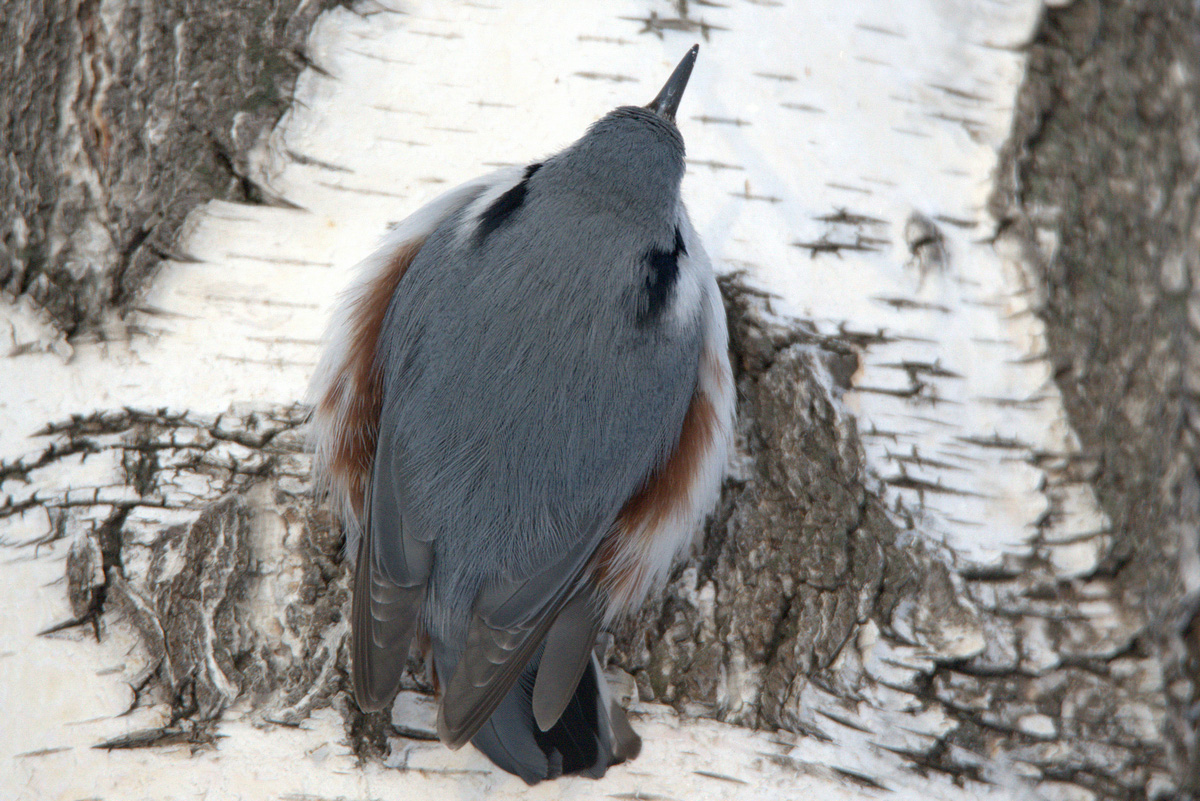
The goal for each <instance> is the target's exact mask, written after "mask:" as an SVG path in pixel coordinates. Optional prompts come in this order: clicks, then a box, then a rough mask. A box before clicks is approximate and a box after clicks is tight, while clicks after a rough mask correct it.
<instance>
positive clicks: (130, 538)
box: [0, 407, 349, 748]
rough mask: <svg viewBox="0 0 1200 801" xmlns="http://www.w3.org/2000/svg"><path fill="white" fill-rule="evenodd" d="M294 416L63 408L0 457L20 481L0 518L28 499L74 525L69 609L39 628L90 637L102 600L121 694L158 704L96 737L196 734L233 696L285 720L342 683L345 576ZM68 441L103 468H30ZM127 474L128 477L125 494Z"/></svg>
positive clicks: (99, 629)
mask: <svg viewBox="0 0 1200 801" xmlns="http://www.w3.org/2000/svg"><path fill="white" fill-rule="evenodd" d="M305 417H306V410H304V409H302V408H300V407H291V408H285V409H277V410H269V411H263V412H258V413H252V414H248V415H244V416H238V415H233V414H230V415H223V416H221V417H219V418H217V419H204V418H200V417H195V416H190V415H186V414H176V415H170V414H167V413H165V412H143V411H137V410H124V411H121V412H113V413H109V414H93V415H88V416H79V417H76V418H72V419H71V420H68V421H64V422H62V423H58V424H54V425H51V426H48V427H47V429H46V430H45V431H43V432H42V434H43V435H44V436H47V437H52V438H53V440H52V442H51V443H50V445H49V446H48V447H47V448H46V449H45V450H44V451H43V453H42V454H41V456H40V458H38V459H35V460H30V461H27V462H20V463H19V465H20V469H19V470H15V471H11V472H10V471H8V470H7V469H6V468H7V467H9V465H5V464H3V463H0V482H3V480H4V479H5V478H7V477H20V478H21V479H22V487H23V489H21V490H19V491H18V492H19V493H22V494H19V495H18V496H17V497H16V498H13V497H11V496H10V497H9V499H8V501H7V502H6V503H5V504H3V505H0V520H3V519H4V518H8V517H12V516H15V515H19V514H22V513H23V512H24V511H27V510H29V509H32V508H39V509H42V508H44V509H47V510H51V511H52V513H53V514H56V515H59V516H60V519H61V520H62V521H63V523H62V525H61V527H56V529H55V536H67V535H68V533H69V534H70V535H71V536H74V537H75V539H74V541H73V542H72V545H71V548H70V553H69V556H68V559H67V595H68V597H69V598H70V600H71V610H72V614H73V616H74V617H73V619H72V620H69V621H66V623H64V624H59V625H56V626H53V627H52V628H53V629H54V630H56V631H61V630H63V629H65V628H68V627H70V626H78V625H82V624H89V625H90V626H91V627H92V630H93V631H94V632H95V635H96V637H97V638H105V637H107V627H108V626H109V625H112V623H113V620H112V617H111V616H110V614H109V613H111V612H112V611H113V610H114V609H116V610H118V612H119V613H118V614H117V615H116V616H115V619H116V621H117V622H118V623H121V624H125V625H128V626H130V627H132V629H133V630H134V632H135V633H136V637H137V639H138V640H139V641H140V645H141V649H140V651H141V653H140V654H136V653H131V654H127V655H126V657H127V659H128V660H129V665H130V666H129V670H130V672H131V675H130V676H129V678H130V680H131V685H132V686H133V689H134V700H133V707H138V706H143V705H147V704H154V703H162V704H165V705H166V706H167V707H168V708H169V709H170V711H171V721H170V723H169V724H167V725H166V726H164V727H163V728H162V729H155V730H147V731H141V732H135V733H133V734H131V735H130V736H129V737H127V738H120V739H119V740H116V741H110V742H106V743H103V744H101V746H100V747H104V748H133V747H147V746H152V745H167V744H170V743H172V742H177V741H180V738H181V737H182V738H184V740H186V741H188V742H191V743H193V744H198V743H201V742H210V741H212V739H213V738H212V737H210V736H209V734H210V733H211V731H210V730H211V726H210V724H212V723H214V722H215V721H217V720H219V719H220V718H221V715H222V713H223V711H224V710H225V709H226V708H227V707H228V706H229V705H230V704H231V703H233V702H234V701H235V700H237V699H239V698H249V699H250V700H251V701H252V704H253V707H254V709H255V715H256V716H258V717H259V718H260V719H261V720H264V721H271V722H278V723H286V724H293V723H296V722H299V721H300V720H303V719H304V718H305V717H306V716H307V715H308V713H309V712H310V711H311V710H312V709H313V708H315V707H320V706H325V705H328V704H329V703H330V699H331V697H332V696H333V694H334V693H335V692H336V691H338V690H340V689H341V688H342V677H343V675H344V674H343V672H342V670H341V669H340V668H339V665H340V664H341V662H340V660H341V659H343V658H344V657H343V654H342V651H343V650H344V648H343V646H342V643H343V641H344V640H345V638H346V634H347V631H348V628H347V625H346V623H345V621H344V620H343V618H342V614H341V608H342V607H343V606H344V605H345V604H346V603H347V602H348V599H349V581H348V576H347V571H346V570H345V567H344V565H343V563H342V561H341V547H342V537H341V535H340V532H339V531H338V530H337V529H336V528H335V527H334V526H333V525H332V521H331V519H330V518H329V515H328V514H322V513H318V512H312V511H311V510H310V509H309V486H308V483H307V482H308V474H309V459H308V457H307V456H304V455H303V454H302V453H301V447H302V437H301V425H302V423H303V421H304V419H305ZM81 452H85V453H90V454H91V456H90V458H91V460H93V466H94V462H96V461H102V460H106V461H107V463H108V464H109V465H110V467H111V468H112V471H113V473H114V475H115V476H117V477H118V481H117V483H115V484H114V485H113V486H111V487H100V488H97V489H96V491H95V492H94V494H92V495H91V496H90V497H89V496H87V495H81V494H80V493H78V492H73V491H72V490H71V488H70V487H71V486H73V484H74V482H72V481H70V480H68V481H67V485H66V486H65V487H63V486H57V485H51V486H46V485H45V484H44V483H43V482H44V481H45V478H46V477H47V476H52V477H53V476H58V475H59V474H60V471H61V470H62V469H63V468H64V467H65V466H68V465H70V464H71V463H73V462H75V461H76V457H74V456H73V454H77V453H81ZM147 454H150V455H152V456H153V461H152V462H146V461H144V458H143V457H145V456H146V455H147ZM89 469H91V468H89ZM135 484H138V485H140V486H141V487H142V491H140V492H138V493H131V492H130V491H129V488H130V487H131V486H134V485H135ZM0 489H3V490H4V491H6V492H9V491H12V489H13V486H12V485H11V484H6V483H0ZM28 501H34V502H35V503H36V506H34V505H30V504H29V503H27V502H28ZM189 512H190V515H191V517H192V519H191V520H190V521H189V522H186V523H182V524H180V523H178V521H179V520H180V517H181V516H183V517H185V518H186V517H187V516H188V515H189ZM168 521H169V522H168ZM60 529H61V531H60ZM264 598H270V599H272V601H273V602H272V603H266V604H264V603H263V599H264ZM139 663H140V667H139ZM133 674H136V675H133ZM206 738H207V739H206Z"/></svg>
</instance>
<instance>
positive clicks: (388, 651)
mask: <svg viewBox="0 0 1200 801" xmlns="http://www.w3.org/2000/svg"><path fill="white" fill-rule="evenodd" d="M392 469H393V464H392V460H391V459H388V458H383V459H377V460H376V463H375V466H374V470H373V475H372V482H371V485H370V490H369V493H368V496H367V499H366V509H367V514H366V520H365V526H364V532H363V537H362V540H361V541H360V543H359V548H358V561H357V564H356V566H355V574H354V605H353V610H352V618H351V638H350V639H351V652H352V654H353V657H354V659H353V667H352V674H353V683H354V697H355V698H356V699H357V700H358V705H359V706H360V707H361V708H362V709H363V711H365V712H371V711H374V710H377V709H382V708H383V706H384V705H385V704H387V702H388V701H389V700H390V699H391V697H392V695H393V694H394V693H395V691H396V688H397V687H398V686H399V684H400V677H401V675H402V674H403V673H404V666H405V662H407V660H408V649H409V646H410V644H411V643H412V639H413V634H414V633H415V632H416V628H417V621H418V618H419V616H420V611H421V605H422V603H423V602H424V599H425V585H426V583H427V582H428V580H429V569H430V565H431V564H432V552H431V549H430V547H429V544H428V543H424V542H420V541H418V540H416V539H414V538H412V537H408V536H405V534H404V531H403V527H402V526H401V521H400V510H399V507H398V505H397V503H396V497H395V492H394V487H395V482H394V481H393V476H392V475H391V471H392ZM381 540H386V542H387V546H385V547H381Z"/></svg>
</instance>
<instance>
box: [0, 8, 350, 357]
mask: <svg viewBox="0 0 1200 801" xmlns="http://www.w3.org/2000/svg"><path fill="white" fill-rule="evenodd" d="M334 4H335V0H321V2H315V3H303V2H301V1H300V0H284V1H283V2H279V3H275V2H268V0H247V1H246V2H239V3H236V4H230V3H209V2H203V0H167V2H153V1H150V0H147V1H145V2H143V1H142V0H106V1H105V2H101V1H100V0H17V1H16V2H15V3H10V4H7V5H6V7H5V10H4V13H3V14H2V15H0V86H4V93H3V96H0V120H2V121H3V124H0V152H2V153H3V155H4V159H5V163H4V166H3V169H0V289H2V290H3V291H5V292H7V293H10V294H12V295H28V296H30V297H32V298H33V299H34V300H35V301H36V302H37V303H38V304H40V305H41V306H42V307H44V308H45V309H46V310H47V311H48V312H49V313H50V315H51V317H52V319H53V320H54V322H55V324H56V325H57V326H58V327H59V328H60V329H61V330H63V331H64V332H65V333H67V334H74V333H76V332H77V331H78V330H80V328H81V327H82V328H84V329H96V328H97V327H98V325H99V323H100V322H101V321H102V319H103V318H104V313H105V312H106V310H110V309H118V310H120V309H125V308H128V307H129V306H130V304H132V303H135V302H136V299H137V297H138V292H139V290H140V288H141V287H142V286H143V285H144V284H145V282H146V281H147V279H148V278H149V277H150V276H152V275H153V273H154V270H155V268H156V267H157V266H158V264H159V263H160V262H161V261H162V260H163V259H164V258H167V257H169V256H171V255H172V251H173V248H174V246H175V242H176V236H177V234H178V232H179V229H180V226H181V225H182V223H183V221H184V219H185V218H186V216H187V214H188V213H189V212H190V211H191V210H192V208H194V207H195V206H196V205H198V204H199V203H202V202H204V201H206V200H209V199H211V198H222V199H227V200H236V201H239V202H252V203H263V202H272V200H271V198H270V197H268V196H267V194H266V193H264V191H263V190H262V189H260V188H259V187H258V186H257V185H256V184H255V183H254V181H253V180H252V178H251V177H250V172H249V168H248V159H247V156H248V154H249V152H250V150H251V149H252V148H253V147H254V145H255V144H256V143H257V142H258V140H259V137H260V136H261V135H262V134H263V133H265V132H268V131H269V130H270V129H271V127H272V126H273V125H274V124H275V122H276V121H277V120H278V118H279V116H280V115H281V114H282V113H283V111H284V110H285V109H286V108H287V104H288V103H289V102H290V100H291V93H292V87H293V86H294V84H295V79H296V75H297V74H298V73H299V72H300V70H302V69H303V68H304V67H305V66H307V59H306V57H305V55H304V49H303V46H304V41H305V38H306V36H307V35H308V31H309V29H310V28H311V26H312V24H313V22H314V20H315V19H316V18H317V16H318V15H319V14H320V12H321V11H322V10H323V9H324V8H327V7H329V6H331V5H334ZM176 257H178V254H177V255H176Z"/></svg>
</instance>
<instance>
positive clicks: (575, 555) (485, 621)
mask: <svg viewBox="0 0 1200 801" xmlns="http://www.w3.org/2000/svg"><path fill="white" fill-rule="evenodd" d="M599 541H600V537H599V536H589V537H581V538H580V539H579V541H578V542H577V543H576V544H575V545H574V546H572V547H571V548H570V549H568V550H567V551H566V552H565V553H564V554H563V555H562V556H560V557H559V558H558V559H555V560H553V561H552V562H550V563H549V564H548V565H547V566H546V567H545V568H543V569H542V570H541V571H540V572H538V573H536V574H534V575H533V576H531V577H530V578H528V579H525V580H523V581H519V582H503V583H499V584H496V585H494V586H491V587H488V588H486V589H484V591H483V592H481V593H480V595H479V598H478V599H477V601H476V605H475V611H474V613H473V614H472V616H471V624H470V628H469V629H468V632H467V643H466V648H465V649H464V651H463V654H462V656H461V657H460V658H459V660H458V667H457V669H456V670H455V672H454V675H453V677H452V678H451V679H450V682H449V684H448V685H447V686H446V689H445V691H444V693H443V695H442V704H441V710H440V713H439V715H438V735H439V736H440V738H441V740H442V742H444V743H445V744H446V745H448V746H450V747H451V748H458V747H460V746H461V745H463V744H464V743H466V742H467V741H468V740H470V739H471V738H472V737H473V736H474V735H475V733H476V732H477V731H479V728H480V727H481V726H482V725H483V724H484V723H486V722H487V719H488V718H489V717H491V715H492V712H494V711H495V709H496V707H497V706H498V705H499V704H500V702H501V701H502V700H504V696H505V695H507V694H508V691H509V690H510V689H511V688H512V685H513V683H514V682H515V681H516V680H517V678H518V677H519V676H520V675H521V671H522V670H524V668H525V665H526V664H527V663H528V662H529V659H530V658H531V657H532V656H533V655H534V653H535V652H536V651H537V648H538V646H539V645H541V643H542V640H543V639H544V638H545V637H546V634H547V632H549V631H550V629H551V627H552V626H553V625H554V623H555V620H556V618H558V617H559V613H560V612H561V611H562V610H563V608H564V607H565V606H568V605H569V602H571V601H572V599H573V597H574V596H575V595H576V594H577V593H578V592H579V591H580V590H581V587H580V586H579V585H580V580H581V578H582V577H583V574H584V570H585V568H586V567H587V564H588V561H589V560H590V558H591V557H592V555H593V554H594V553H595V550H596V547H597V546H598V544H599ZM586 647H587V649H588V651H590V648H591V642H590V641H589V642H588V643H587V646H586ZM586 653H587V652H586V651H585V654H586ZM566 661H567V662H573V659H568V660H566ZM572 671H573V668H572ZM573 672H574V671H573ZM564 680H565V679H564ZM578 680H579V677H578V675H576V676H575V681H574V682H573V683H572V686H571V688H570V692H568V693H567V699H568V700H569V699H570V695H571V693H573V692H574V689H575V687H574V684H576V683H578ZM551 698H552V700H553V703H554V704H558V703H559V699H558V696H557V693H555V694H553V695H551ZM564 705H565V703H564ZM559 711H560V712H561V709H560V710H559Z"/></svg>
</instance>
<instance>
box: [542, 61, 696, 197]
mask: <svg viewBox="0 0 1200 801" xmlns="http://www.w3.org/2000/svg"><path fill="white" fill-rule="evenodd" d="M699 49H700V48H699V46H698V45H693V46H692V48H691V49H690V50H688V52H687V55H685V56H684V57H683V60H682V61H680V62H679V66H677V67H676V68H675V71H674V72H673V73H671V77H670V78H668V79H667V82H666V84H664V85H663V88H662V91H660V92H659V93H658V96H657V97H655V98H654V99H653V100H652V101H650V103H649V104H647V105H645V106H621V107H620V108H617V109H614V110H613V111H610V112H609V113H608V114H606V115H604V116H603V117H602V118H600V119H599V120H597V121H596V122H595V123H593V125H592V127H591V128H589V129H588V131H587V133H586V134H584V135H583V137H582V138H581V139H579V141H577V142H575V144H573V145H571V146H570V147H569V148H567V149H566V150H564V151H563V152H562V153H561V154H559V156H558V157H557V158H558V159H559V160H561V163H560V165H559V166H560V168H562V169H563V170H564V171H569V172H571V173H574V174H575V175H576V176H577V180H579V185H580V186H585V187H597V188H598V187H603V188H604V194H605V196H607V197H611V198H612V199H613V200H614V202H616V203H620V204H622V205H626V206H634V207H636V206H642V205H643V204H649V205H654V206H656V207H659V208H662V207H665V206H672V207H673V205H674V203H673V201H674V200H675V199H676V198H678V196H679V183H680V181H681V180H682V179H683V170H684V165H683V153H684V149H683V136H682V135H681V134H680V133H679V129H678V128H677V127H675V111H676V110H677V109H678V108H679V101H680V100H681V99H682V97H683V90H684V88H685V87H686V86H687V82H688V78H689V77H690V76H691V74H692V65H693V64H695V62H696V53H697V52H698V51H699ZM547 166H549V165H547Z"/></svg>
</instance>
